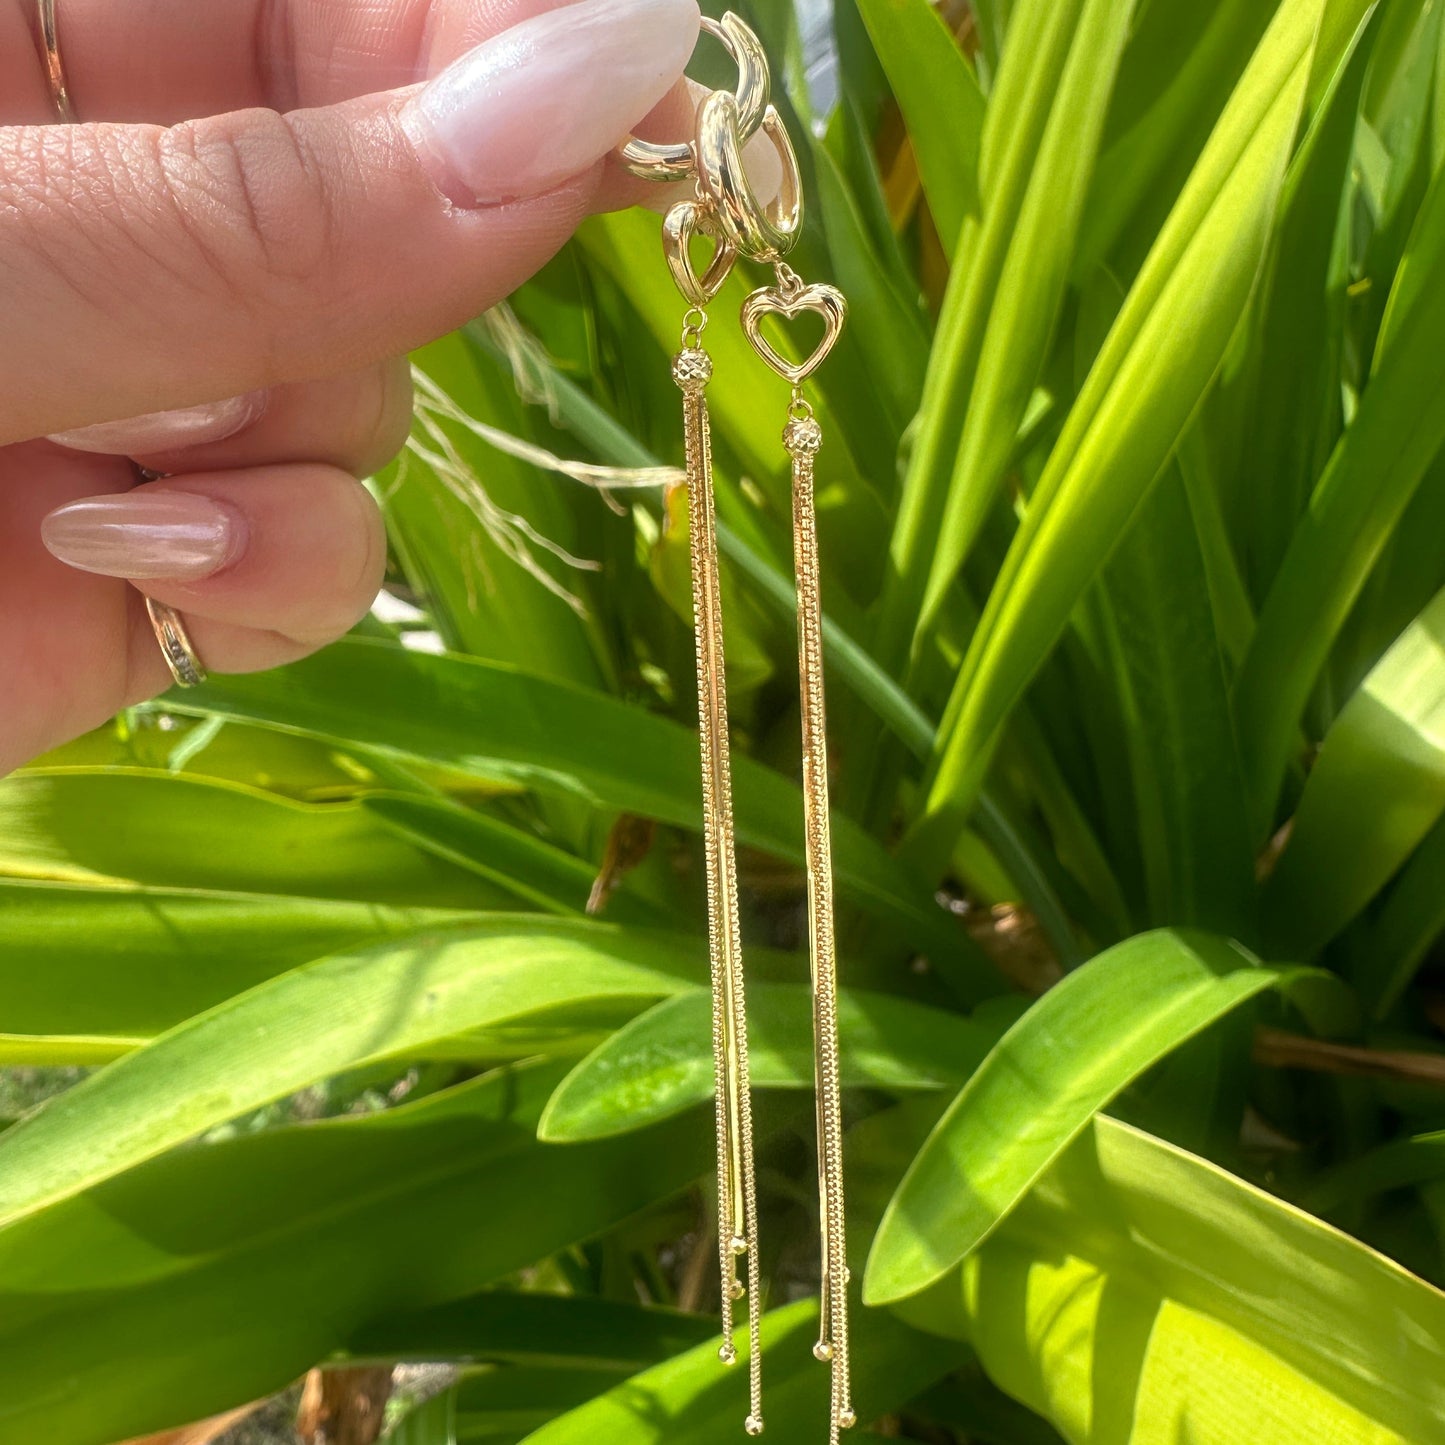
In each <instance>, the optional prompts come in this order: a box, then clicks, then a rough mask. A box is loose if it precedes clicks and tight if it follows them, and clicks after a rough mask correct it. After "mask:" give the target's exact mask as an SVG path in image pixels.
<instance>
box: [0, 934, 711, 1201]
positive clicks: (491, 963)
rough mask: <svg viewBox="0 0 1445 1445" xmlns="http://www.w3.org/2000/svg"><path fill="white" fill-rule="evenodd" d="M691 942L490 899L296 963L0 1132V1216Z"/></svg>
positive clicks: (688, 950) (651, 971)
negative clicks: (530, 912)
mask: <svg viewBox="0 0 1445 1445" xmlns="http://www.w3.org/2000/svg"><path fill="white" fill-rule="evenodd" d="M697 954H698V950H697V948H696V947H695V946H694V945H691V944H688V943H686V942H679V941H677V940H675V939H672V938H669V937H668V936H667V935H665V934H647V933H643V932H641V931H633V932H628V931H625V930H622V929H619V928H614V927H611V926H608V925H603V924H590V923H572V922H565V921H563V920H560V919H554V920H542V919H539V918H532V917H526V916H507V915H504V914H499V915H495V916H493V917H491V918H489V919H488V921H487V922H486V923H485V924H473V925H470V926H468V927H466V928H458V929H450V930H444V931H436V932H430V933H419V934H416V935H413V936H411V937H409V938H407V939H404V940H401V941H398V942H394V943H385V944H380V945H376V946H374V947H372V948H369V949H363V950H359V951H356V952H353V953H344V954H338V955H336V956H335V957H332V958H328V959H323V960H321V961H320V962H319V963H315V964H312V965H310V966H309V967H306V968H302V969H297V970H295V971H293V972H291V973H288V974H285V975H283V976H281V977H280V978H277V979H273V980H271V981H269V982H267V983H263V984H261V985H259V986H258V987H256V988H255V989H252V990H251V991H250V992H249V993H246V994H242V995H241V996H240V997H239V998H236V999H233V1000H230V1001H228V1002H227V1003H224V1004H221V1005H219V1006H218V1007H217V1008H215V1009H213V1010H211V1011H210V1012H209V1013H206V1014H203V1015H201V1016H200V1017H198V1018H196V1019H193V1020H191V1021H190V1022H188V1023H185V1024H182V1025H181V1026H180V1027H179V1028H177V1029H175V1030H173V1031H172V1032H170V1033H168V1034H166V1035H164V1036H163V1037H162V1038H160V1039H158V1040H156V1042H155V1043H153V1044H151V1045H150V1047H149V1048H145V1049H142V1050H140V1051H139V1052H137V1053H134V1054H131V1055H129V1056H127V1057H126V1058H124V1059H121V1060H119V1061H118V1062H116V1063H114V1064H112V1065H111V1066H110V1067H109V1068H107V1069H104V1070H103V1071H102V1072H100V1073H98V1074H96V1075H93V1076H92V1077H91V1078H89V1079H87V1080H86V1081H85V1082H84V1083H82V1084H80V1085H78V1086H77V1087H76V1088H74V1089H72V1090H70V1091H69V1092H68V1093H66V1094H63V1095H61V1096H60V1097H59V1098H58V1099H55V1100H54V1101H52V1103H51V1104H50V1106H49V1107H48V1108H46V1109H44V1110H42V1111H41V1112H40V1113H39V1114H36V1115H34V1116H33V1117H32V1118H30V1119H28V1120H27V1121H26V1122H25V1123H23V1124H21V1125H19V1126H17V1127H16V1128H14V1129H12V1130H10V1131H9V1132H8V1133H6V1134H5V1135H4V1136H3V1138H0V1224H4V1223H8V1222H11V1221H14V1220H16V1219H19V1218H22V1217H24V1216H26V1215H29V1214H34V1213H35V1212H37V1211H39V1210H42V1209H44V1208H46V1207H47V1206H50V1205H53V1204H55V1203H56V1202H57V1201H59V1200H62V1199H66V1198H70V1197H72V1196H74V1195H75V1194H77V1193H79V1192H80V1191H81V1190H84V1189H88V1188H91V1187H92V1186H94V1185H95V1184H97V1183H99V1182H100V1181H101V1180H104V1179H109V1178H112V1177H114V1176H115V1175H117V1174H119V1173H122V1172H124V1171H125V1170H127V1169H132V1168H134V1167H135V1166H136V1165H137V1164H140V1163H143V1162H144V1161H145V1160H147V1159H152V1158H154V1157H155V1156H156V1155H158V1154H161V1153H163V1152H164V1151H165V1150H167V1149H170V1148H172V1147H174V1146H175V1145H177V1144H180V1143H183V1142H184V1141H185V1140H187V1139H190V1138H193V1137H195V1136H196V1135H197V1134H199V1133H201V1132H202V1131H203V1130H205V1129H208V1128H210V1127H211V1126H213V1125H216V1124H221V1123H224V1122H225V1121H226V1120H228V1119H234V1118H236V1117H237V1116H238V1115H241V1114H244V1113H246V1112H247V1111H248V1110H252V1109H256V1108H259V1107H260V1106H261V1105H263V1104H266V1103H270V1102H271V1101H272V1100H275V1099H280V1098H283V1097H285V1096H286V1095H287V1094H290V1093H292V1092H294V1091H295V1090H297V1089H301V1088H304V1087H305V1086H306V1085H308V1084H311V1083H314V1082H316V1081H317V1080H320V1079H325V1078H328V1077H330V1076H331V1075H333V1074H338V1073H341V1072H342V1071H343V1070H346V1069H351V1068H355V1067H357V1066H359V1065H362V1064H366V1063H369V1062H372V1061H375V1060H379V1059H384V1058H389V1057H405V1056H407V1055H409V1054H410V1055H414V1054H425V1053H426V1052H427V1050H428V1049H429V1048H432V1047H434V1046H436V1045H437V1044H439V1043H440V1042H441V1041H442V1040H445V1039H448V1038H453V1037H455V1036H456V1035H458V1034H464V1033H466V1032H468V1031H469V1030H473V1029H480V1028H484V1027H486V1026H488V1025H496V1024H499V1023H503V1022H505V1021H507V1020H511V1019H519V1018H524V1017H525V1016H527V1015H528V1014H537V1013H539V1012H541V1011H543V1010H545V1009H547V1008H549V1007H554V1006H556V1005H559V1004H564V1003H576V1002H586V1001H592V1002H602V1001H607V1000H614V1001H618V1002H625V1001H629V1000H638V1001H643V1000H651V999H655V998H658V997H661V996H663V995H665V994H668V993H673V992H676V991H677V990H678V989H680V988H681V987H683V985H684V982H685V981H686V980H687V979H688V977H689V975H695V974H696V973H697V971H698V969H699V967H700V959H699V958H698V957H697ZM343 1004H344V1006H342V1005H343Z"/></svg>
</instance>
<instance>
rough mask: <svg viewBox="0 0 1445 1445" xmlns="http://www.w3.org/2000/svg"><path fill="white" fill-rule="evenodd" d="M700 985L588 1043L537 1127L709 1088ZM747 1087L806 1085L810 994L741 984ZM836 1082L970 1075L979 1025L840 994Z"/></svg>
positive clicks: (624, 1114) (949, 1080)
mask: <svg viewBox="0 0 1445 1445" xmlns="http://www.w3.org/2000/svg"><path fill="white" fill-rule="evenodd" d="M710 1010H711V1002H710V996H709V995H708V994H707V992H705V991H704V990H701V989H698V990H690V991H688V992H687V993H680V994H678V995H676V996H675V997H674V998H670V999H666V1000H664V1001H663V1002H662V1003H660V1004H658V1005H656V1006H655V1007H653V1008H651V1009H649V1010H648V1011H647V1012H646V1013H645V1014H642V1015H640V1016H639V1017H638V1018H636V1019H634V1020H633V1021H632V1022H631V1023H630V1024H628V1025H627V1026H626V1027H624V1028H621V1029H619V1030H618V1031H617V1032H616V1033H615V1034H613V1035H611V1037H610V1038H608V1039H607V1040H606V1041H605V1042H604V1043H601V1044H599V1045H598V1046H597V1048H596V1049H594V1050H593V1052H592V1053H590V1054H589V1055H588V1056H587V1057H586V1058H585V1059H583V1060H582V1062H581V1063H580V1064H578V1065H577V1067H576V1068H575V1069H574V1070H573V1071H572V1072H571V1073H570V1074H569V1075H568V1076H567V1077H566V1079H564V1080H563V1081H562V1083H561V1084H560V1085H559V1086H558V1089H557V1092H556V1094H554V1095H553V1097H552V1100H551V1102H550V1103H549V1104H548V1105H547V1109H546V1112H545V1113H544V1114H543V1116H542V1124H541V1129H542V1137H543V1138H545V1139H552V1140H570V1139H600V1138H605V1137H607V1136H608V1135H611V1134H618V1133H623V1132H626V1131H628V1130H631V1129H637V1128H640V1127H642V1125H644V1124H647V1123H651V1122H653V1121H655V1120H657V1119H664V1118H667V1117H669V1116H670V1115H673V1114H676V1113H678V1112H680V1111H681V1110H683V1109H686V1108H689V1107H690V1106H691V1105H693V1104H696V1103H699V1102H701V1101H702V1100H704V1099H710V1098H711V1097H712V1093H713V1059H712V1048H711V1043H710V1040H711V1037H712V1025H711V1022H710V1018H711V1013H710ZM748 1014H749V1017H748V1063H749V1069H750V1072H751V1075H752V1082H753V1085H754V1087H755V1088H763V1089H779V1088H783V1089H811V1088H812V1087H813V1014H812V996H811V994H810V992H809V991H808V990H807V989H806V988H802V987H797V986H791V985H786V984H763V985H760V986H756V987H754V988H752V989H750V990H749V991H748ZM838 1033H839V1039H840V1042H841V1053H840V1059H839V1062H840V1065H841V1069H842V1079H843V1083H844V1084H845V1085H850V1086H862V1085H868V1086H871V1087H873V1088H879V1089H896V1090H909V1091H911V1090H916V1089H941V1088H945V1087H947V1086H949V1085H951V1084H957V1083H958V1082H959V1081H961V1080H962V1079H965V1078H967V1077H968V1074H969V1071H970V1069H971V1068H972V1067H973V1066H974V1064H976V1063H977V1062H978V1061H979V1060H980V1059H981V1058H983V1056H984V1054H985V1053H986V1052H987V1051H988V1047H989V1044H990V1042H991V1039H990V1037H989V1035H988V1033H987V1032H986V1031H985V1030H984V1029H982V1028H980V1027H978V1026H977V1025H976V1024H973V1023H971V1022H970V1021H969V1020H967V1019H965V1018H960V1017H959V1016H957V1015H955V1014H948V1013H944V1012H942V1011H941V1010H939V1009H933V1008H929V1007H927V1006H926V1005H924V1004H918V1003H912V1002H910V1001H909V1000H907V999H901V998H893V997H891V996H889V995H887V994H875V993H864V992H860V991H857V990H849V989H844V990H842V991H840V993H839V996H838Z"/></svg>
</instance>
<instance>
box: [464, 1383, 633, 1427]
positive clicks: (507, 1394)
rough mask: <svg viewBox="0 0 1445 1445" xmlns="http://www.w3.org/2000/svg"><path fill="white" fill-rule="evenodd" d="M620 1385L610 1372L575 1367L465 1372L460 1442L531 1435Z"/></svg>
mask: <svg viewBox="0 0 1445 1445" xmlns="http://www.w3.org/2000/svg"><path fill="white" fill-rule="evenodd" d="M616 1383H617V1376H616V1375H615V1374H613V1373H612V1372H611V1371H608V1370H589V1369H585V1368H578V1367H577V1366H563V1367H560V1368H558V1367H556V1366H553V1367H550V1368H547V1369H537V1368H535V1367H534V1366H530V1365H519V1366H517V1365H514V1366H507V1367H505V1368H502V1369H481V1370H466V1371H464V1372H463V1373H462V1377H461V1379H460V1380H459V1381H458V1382H457V1385H456V1402H457V1424H458V1428H459V1430H460V1433H461V1438H462V1439H463V1440H464V1441H466V1440H480V1439H485V1438H489V1437H490V1438H494V1437H496V1436H498V1435H502V1436H512V1437H514V1438H516V1437H519V1436H522V1435H529V1434H531V1433H532V1432H533V1431H535V1430H539V1429H540V1428H541V1427H542V1426H543V1425H545V1424H547V1423H548V1421H550V1420H555V1419H556V1418H557V1417H558V1416H559V1415H562V1414H565V1413H566V1412H567V1411H568V1410H573V1409H576V1408H577V1407H578V1406H579V1405H585V1404H586V1403H587V1401H589V1400H591V1399H592V1398H593V1397H594V1396H595V1395H600V1394H601V1393H602V1392H603V1391H604V1390H606V1389H608V1388H609V1387H611V1386H612V1385H614V1384H616Z"/></svg>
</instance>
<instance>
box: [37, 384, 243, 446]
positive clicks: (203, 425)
mask: <svg viewBox="0 0 1445 1445" xmlns="http://www.w3.org/2000/svg"><path fill="white" fill-rule="evenodd" d="M265 410H266V393H265V392H264V391H248V392H247V393H246V394H245V395H244V396H228V397H227V398H226V399H225V400H224V401H208V402H204V403H202V405H200V406H184V407H178V408H177V409H176V410H175V411H153V412H147V413H146V414H145V415H144V416H131V417H126V418H124V419H123V420H121V421H103V422H99V423H98V424H97V425H95V426H85V427H77V428H76V429H75V430H74V431H61V432H56V433H54V434H53V435H52V436H51V437H49V438H48V440H50V441H53V442H57V443H58V444H59V445H60V446H63V447H70V448H71V449H72V450H73V451H78V452H104V453H107V454H108V455H111V456H122V457H123V456H147V455H149V454H151V453H154V452H172V451H177V450H179V449H180V448H181V447H194V446H200V445H201V444H202V443H203V442H219V441H224V440H225V439H226V438H227V437H232V436H235V435H236V433H237V432H238V431H241V430H243V429H244V428H245V427H248V426H250V425H251V423H252V422H253V421H255V420H256V419H257V418H258V417H259V416H260V415H261V413H262V412H263V411H265Z"/></svg>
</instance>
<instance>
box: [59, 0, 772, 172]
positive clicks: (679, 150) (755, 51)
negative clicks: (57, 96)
mask: <svg viewBox="0 0 1445 1445" xmlns="http://www.w3.org/2000/svg"><path fill="white" fill-rule="evenodd" d="M52 3H53V0H52ZM702 28H703V30H704V31H705V32H706V33H707V34H709V35H711V36H714V37H715V38H716V39H718V40H720V41H721V42H722V44H723V47H724V49H726V51H727V53H728V54H729V55H730V56H731V57H732V59H733V64H735V65H736V66H737V68H738V88H737V91H736V92H735V94H734V96H733V99H734V102H735V103H736V105H737V111H738V125H739V127H740V128H741V130H742V138H743V139H744V140H748V139H749V138H750V137H751V136H752V134H753V132H754V131H756V130H757V128H758V127H759V126H760V125H761V124H762V123H763V116H764V115H765V113H766V112H767V109H768V94H769V91H768V83H769V82H768V57H767V52H766V51H764V49H763V43H762V41H760V40H759V39H758V37H757V36H756V35H755V34H754V33H753V32H752V30H751V29H750V28H749V27H748V26H747V25H746V24H745V23H744V22H743V21H742V20H740V19H739V18H738V17H737V16H736V15H734V14H733V13H732V11H731V10H729V11H728V13H727V14H726V15H724V16H723V18H722V19H721V20H713V19H711V18H709V17H708V16H706V15H704V16H703V18H702ZM617 155H618V159H619V160H621V162H622V164H623V166H624V167H625V168H626V169H627V170H629V171H631V172H632V174H633V175H634V176H641V177H642V179H643V180H645V181H685V180H686V179H687V178H688V177H689V176H690V175H692V174H693V172H694V171H695V170H696V169H697V157H696V154H695V153H694V150H693V147H692V144H691V143H690V142H688V141H672V142H668V143H663V142H658V141H649V140H638V139H637V138H636V137H635V136H634V137H633V138H632V139H630V140H628V141H626V142H624V143H623V144H622V145H621V146H620V147H619V148H618V152H617Z"/></svg>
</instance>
